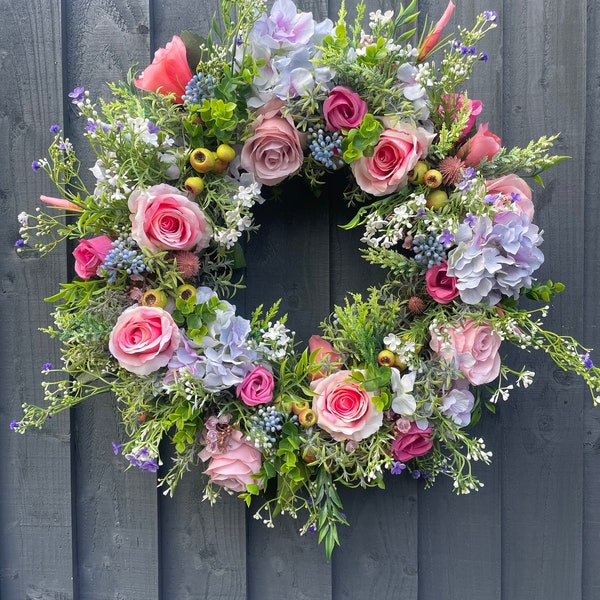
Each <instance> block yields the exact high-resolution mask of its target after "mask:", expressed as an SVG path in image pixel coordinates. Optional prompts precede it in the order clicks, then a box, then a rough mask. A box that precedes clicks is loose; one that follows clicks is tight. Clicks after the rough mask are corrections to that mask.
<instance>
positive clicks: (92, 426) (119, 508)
mask: <svg viewBox="0 0 600 600" xmlns="http://www.w3.org/2000/svg"><path fill="white" fill-rule="evenodd" d="M66 11H67V12H66V22H67V35H66V37H65V39H66V47H65V48H64V51H65V53H66V56H65V60H66V63H65V68H66V72H67V74H68V75H67V81H66V88H67V89H69V90H70V89H73V88H75V87H76V86H84V87H85V88H86V89H88V90H90V93H91V96H92V97H94V98H97V97H98V95H99V94H101V95H103V96H105V97H106V96H107V94H108V90H107V88H106V86H105V82H107V81H114V80H118V79H122V78H123V77H124V76H125V74H126V73H127V70H128V69H129V67H130V66H131V65H132V64H134V63H139V64H142V65H145V64H148V63H149V62H150V59H151V52H150V42H149V35H148V31H149V24H150V20H149V6H148V2H147V0H117V1H115V2H105V1H104V0H92V1H88V2H80V1H77V2H70V3H66ZM72 114H73V113H72ZM84 126H85V123H84V122H82V121H80V120H77V119H76V118H72V119H71V121H70V123H69V137H70V138H71V140H72V141H73V143H74V144H75V146H76V147H78V148H80V149H81V158H82V163H83V164H84V165H86V164H87V165H89V166H91V165H93V162H94V160H95V159H94V157H93V155H92V153H91V152H90V149H89V146H88V144H87V141H86V140H85V139H84V138H83V136H82V133H83V128H84ZM82 171H83V172H85V169H82ZM88 182H89V179H88ZM73 419H74V423H73V431H74V437H75V439H74V447H73V465H74V471H75V482H76V485H75V488H74V490H75V505H74V514H75V518H76V548H75V552H76V556H77V559H78V566H79V569H78V572H77V578H76V589H77V592H78V595H79V597H81V598H86V599H88V598H89V599H90V600H94V599H98V600H100V599H101V598H102V599H106V598H108V597H111V598H127V599H128V600H129V599H131V600H135V599H139V600H147V599H154V598H158V596H159V591H158V585H159V584H158V562H159V559H158V556H159V554H158V531H157V492H156V489H155V488H156V477H155V475H154V474H151V473H141V472H136V471H134V470H133V469H132V470H130V471H127V472H124V467H125V464H124V462H123V459H122V458H121V457H115V456H114V455H113V453H112V448H111V441H115V442H116V441H119V438H120V435H121V432H120V429H119V426H118V423H119V417H118V413H117V410H116V406H115V403H114V400H113V399H112V398H110V397H100V398H97V399H95V400H94V401H91V402H89V401H88V402H86V403H83V404H82V405H80V406H78V407H77V408H76V409H75V410H74V417H73Z"/></svg>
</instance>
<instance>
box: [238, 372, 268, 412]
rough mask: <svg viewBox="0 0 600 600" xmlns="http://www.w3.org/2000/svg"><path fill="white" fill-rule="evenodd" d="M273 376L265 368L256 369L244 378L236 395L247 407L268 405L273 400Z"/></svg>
mask: <svg viewBox="0 0 600 600" xmlns="http://www.w3.org/2000/svg"><path fill="white" fill-rule="evenodd" d="M274 386H275V382H274V380H273V375H272V374H271V373H270V372H269V371H267V369H265V368H264V367H255V368H254V369H252V371H250V373H248V374H247V375H246V377H244V380H243V381H242V383H240V384H239V385H238V386H237V388H236V390H235V394H236V396H237V397H238V398H240V399H241V400H242V402H243V403H244V404H246V405H247V406H256V405H258V404H266V403H267V402H271V400H273V387H274Z"/></svg>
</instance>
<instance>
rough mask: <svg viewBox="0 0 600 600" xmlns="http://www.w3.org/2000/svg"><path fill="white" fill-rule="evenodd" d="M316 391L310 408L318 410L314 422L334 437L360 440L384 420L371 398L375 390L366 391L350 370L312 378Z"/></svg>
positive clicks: (313, 389) (312, 385) (373, 431)
mask: <svg viewBox="0 0 600 600" xmlns="http://www.w3.org/2000/svg"><path fill="white" fill-rule="evenodd" d="M310 388H311V390H312V391H313V392H314V393H315V394H316V396H315V397H314V398H313V401H312V409H313V410H314V411H315V412H316V413H317V425H318V426H319V427H321V429H324V430H325V431H327V433H329V434H330V435H331V437H332V438H333V439H334V440H337V441H338V442H341V441H343V440H355V441H357V442H358V441H360V440H364V439H365V438H367V437H369V436H370V435H373V434H374V433H375V432H376V431H377V430H378V429H379V428H380V427H381V424H382V423H383V413H381V412H379V411H377V410H376V409H375V406H374V404H373V402H372V398H373V396H374V395H375V394H376V392H367V391H365V390H364V389H362V388H361V387H360V384H359V383H357V382H356V381H354V380H353V379H352V373H351V372H350V371H337V372H336V373H333V375H329V376H328V377H324V378H322V379H318V380H316V381H313V382H312V383H311V384H310Z"/></svg>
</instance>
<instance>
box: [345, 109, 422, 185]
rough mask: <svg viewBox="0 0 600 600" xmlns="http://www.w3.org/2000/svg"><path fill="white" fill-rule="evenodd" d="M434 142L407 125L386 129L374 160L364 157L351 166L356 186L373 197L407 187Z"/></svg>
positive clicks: (418, 130) (400, 124) (375, 151)
mask: <svg viewBox="0 0 600 600" xmlns="http://www.w3.org/2000/svg"><path fill="white" fill-rule="evenodd" d="M384 124H386V121H385V120H384ZM432 139H433V134H431V133H428V132H427V131H426V130H425V129H423V128H422V127H413V126H412V125H409V124H407V123H398V124H397V125H396V126H394V127H388V128H387V129H384V131H383V133H382V134H381V136H380V138H379V141H378V142H377V145H376V146H375V150H374V152H373V156H368V157H367V156H363V157H362V158H359V159H358V160H355V161H354V162H352V163H351V164H350V168H351V169H352V172H353V173H354V177H355V179H356V183H358V185H359V186H360V188H361V189H362V190H363V191H365V192H367V194H372V195H373V196H385V195H386V194H391V193H392V192H395V191H396V190H397V189H399V188H401V187H404V186H405V185H406V183H407V181H408V173H409V172H410V171H411V170H412V168H413V167H414V166H415V164H416V163H417V161H418V160H419V159H420V158H423V157H424V156H425V155H426V154H427V149H428V147H429V144H430V142H431V140H432Z"/></svg>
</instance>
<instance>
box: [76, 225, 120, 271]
mask: <svg viewBox="0 0 600 600" xmlns="http://www.w3.org/2000/svg"><path fill="white" fill-rule="evenodd" d="M111 248H112V240H111V239H110V238H109V237H108V236H107V235H99V236H98V237H94V238H90V239H89V240H80V241H79V244H77V248H75V250H73V256H74V257H75V273H77V275H79V277H81V279H89V278H90V277H93V276H94V275H101V273H100V272H99V271H100V267H101V266H102V263H103V262H104V259H105V258H106V255H107V254H108V253H109V252H110V249H111Z"/></svg>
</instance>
